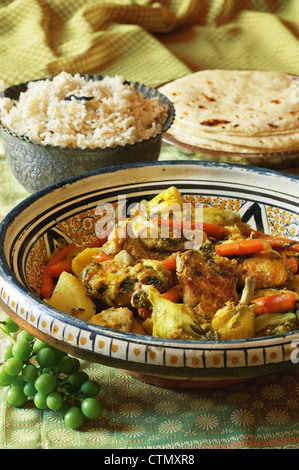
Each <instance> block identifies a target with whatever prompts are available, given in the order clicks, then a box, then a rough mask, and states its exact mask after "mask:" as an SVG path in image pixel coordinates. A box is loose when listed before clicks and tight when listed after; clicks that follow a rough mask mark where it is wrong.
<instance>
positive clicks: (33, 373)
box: [22, 364, 38, 382]
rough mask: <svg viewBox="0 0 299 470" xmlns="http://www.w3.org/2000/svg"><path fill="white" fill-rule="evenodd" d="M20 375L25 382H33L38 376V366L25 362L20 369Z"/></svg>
mask: <svg viewBox="0 0 299 470" xmlns="http://www.w3.org/2000/svg"><path fill="white" fill-rule="evenodd" d="M22 377H23V379H24V380H25V382H34V381H35V379H36V378H37V377H38V368H37V367H35V365H34V364H27V365H26V366H25V367H24V368H23V370H22Z"/></svg>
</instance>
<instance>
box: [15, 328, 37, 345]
mask: <svg viewBox="0 0 299 470" xmlns="http://www.w3.org/2000/svg"><path fill="white" fill-rule="evenodd" d="M21 339H26V340H27V341H28V342H29V343H32V342H33V341H34V339H35V338H34V336H33V335H32V334H31V333H29V331H26V330H21V331H20V332H19V333H18V336H17V341H21Z"/></svg>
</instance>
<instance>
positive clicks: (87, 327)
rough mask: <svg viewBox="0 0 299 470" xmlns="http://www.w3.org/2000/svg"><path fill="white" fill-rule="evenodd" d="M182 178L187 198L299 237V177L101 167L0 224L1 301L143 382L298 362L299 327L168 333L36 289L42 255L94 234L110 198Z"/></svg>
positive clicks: (201, 166)
mask: <svg viewBox="0 0 299 470" xmlns="http://www.w3.org/2000/svg"><path fill="white" fill-rule="evenodd" d="M170 185H174V186H176V187H177V188H178V189H179V190H180V191H181V193H182V194H184V195H185V196H188V195H192V196H194V197H200V198H201V199H202V200H204V201H205V202H206V203H208V204H213V205H216V206H217V205H218V206H221V207H222V208H232V209H237V210H238V211H239V212H240V214H241V216H242V218H243V220H244V221H246V222H249V223H250V224H251V226H252V228H257V229H259V230H263V231H265V232H266V233H273V231H275V234H280V235H284V236H288V237H290V236H291V237H292V238H293V239H299V220H298V189H299V179H298V178H295V177H290V176H282V175H280V174H279V173H277V172H275V171H270V170H263V169H260V168H254V167H248V166H243V165H231V164H227V163H214V162H186V163H182V162H177V161H173V162H168V163H163V162H154V163H139V164H134V165H126V166H116V167H110V168H105V169H102V170H94V171H92V172H89V173H87V174H83V175H79V176H77V177H72V178H69V179H66V180H64V181H63V182H60V183H56V184H54V185H52V186H50V187H48V188H45V189H42V190H40V191H38V192H36V193H35V194H33V195H31V196H29V197H28V198H27V199H25V200H24V201H23V202H21V203H20V204H19V205H18V206H16V207H15V208H14V209H13V210H12V211H11V212H10V213H9V214H8V215H7V216H6V217H5V219H4V220H3V221H2V224H1V228H0V305H1V307H2V308H3V309H4V311H5V312H6V313H7V314H8V315H9V316H11V317H12V318H13V319H14V320H15V321H16V322H17V323H18V324H20V326H21V327H22V328H25V329H26V330H28V331H30V332H32V333H33V334H34V335H36V336H37V337H39V338H41V339H43V340H44V341H46V342H48V343H49V344H53V345H55V346H56V347H59V348H60V349H62V350H64V351H66V352H68V353H70V354H73V355H74V356H78V357H80V358H82V359H86V360H88V361H91V362H96V363H101V364H104V365H107V366H111V367H117V368H120V369H122V370H126V371H128V373H130V374H131V375H133V376H135V377H136V378H137V379H139V380H143V381H145V382H149V383H152V384H156V385H160V386H164V387H172V388H180V389H199V388H215V387H221V386H224V385H228V384H231V383H235V382H240V381H244V380H248V379H253V378H254V377H257V376H261V375H265V374H269V373H272V372H280V371H283V370H288V369H290V368H292V367H296V366H297V365H298V343H299V331H298V330H297V331H293V332H289V333H285V334H281V335H275V336H268V337H260V338H252V339H248V340H227V341H221V340H217V341H195V340H170V339H164V338H157V337H152V336H144V335H137V334H133V333H124V332H121V331H116V330H111V329H109V328H105V327H101V326H98V325H94V324H91V323H89V322H86V321H83V320H80V319H78V318H75V317H73V316H71V315H67V314H65V313H62V312H60V311H58V310H56V309H54V308H52V307H50V306H49V305H47V304H46V303H44V302H43V301H42V300H41V299H40V298H39V297H38V295H37V293H38V291H39V287H40V282H41V274H42V271H43V268H44V264H45V258H46V257H48V256H49V254H50V253H51V252H52V251H53V248H54V246H55V244H56V242H57V240H58V239H59V238H61V237H63V238H65V240H66V241H67V242H70V241H75V242H76V243H84V242H86V240H90V239H91V238H92V237H93V236H94V224H95V220H96V219H95V217H96V215H95V210H96V207H97V206H98V205H99V204H100V203H103V202H109V203H110V202H117V201H118V198H119V196H122V197H124V196H125V198H126V201H127V203H128V204H131V203H132V202H136V201H140V200H142V199H149V198H151V197H153V196H154V195H156V194H158V193H160V192H161V190H163V189H166V188H168V187H169V186H170Z"/></svg>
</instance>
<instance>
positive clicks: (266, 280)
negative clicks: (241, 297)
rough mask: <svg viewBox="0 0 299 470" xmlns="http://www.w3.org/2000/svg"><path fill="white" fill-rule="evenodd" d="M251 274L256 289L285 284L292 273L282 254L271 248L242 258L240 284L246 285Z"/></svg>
mask: <svg viewBox="0 0 299 470" xmlns="http://www.w3.org/2000/svg"><path fill="white" fill-rule="evenodd" d="M249 276H254V278H255V288H256V289H267V288H268V287H276V286H281V285H283V284H285V283H286V282H287V281H288V280H289V279H290V277H291V273H290V272H289V270H288V268H287V266H286V264H285V262H284V260H283V258H282V257H281V256H280V254H279V253H278V252H277V251H274V250H271V249H270V250H265V251H262V252H260V253H257V254H254V255H251V256H249V257H248V258H245V259H243V260H242V262H241V264H240V276H239V285H240V286H244V283H245V279H246V278H247V277H249Z"/></svg>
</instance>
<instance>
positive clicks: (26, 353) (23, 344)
mask: <svg viewBox="0 0 299 470" xmlns="http://www.w3.org/2000/svg"><path fill="white" fill-rule="evenodd" d="M31 351H32V349H31V345H30V343H28V341H27V340H25V339H20V341H17V342H16V343H15V344H14V345H13V347H12V353H13V355H14V357H18V358H19V359H21V361H27V359H29V357H30V355H31Z"/></svg>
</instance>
